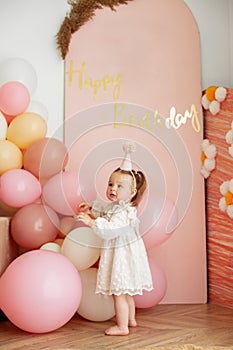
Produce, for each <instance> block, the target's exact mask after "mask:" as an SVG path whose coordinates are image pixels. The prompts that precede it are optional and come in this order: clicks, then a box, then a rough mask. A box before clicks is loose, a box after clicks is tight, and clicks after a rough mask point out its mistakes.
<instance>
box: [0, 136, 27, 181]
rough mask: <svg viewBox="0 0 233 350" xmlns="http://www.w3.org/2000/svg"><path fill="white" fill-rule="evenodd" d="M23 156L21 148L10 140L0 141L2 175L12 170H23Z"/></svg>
mask: <svg viewBox="0 0 233 350" xmlns="http://www.w3.org/2000/svg"><path fill="white" fill-rule="evenodd" d="M22 165H23V155H22V152H21V151H20V149H19V147H18V146H16V145H15V144H14V143H13V142H11V141H8V140H0V175H2V174H3V173H5V172H6V171H8V170H11V169H21V168H22Z"/></svg>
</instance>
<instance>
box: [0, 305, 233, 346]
mask: <svg viewBox="0 0 233 350" xmlns="http://www.w3.org/2000/svg"><path fill="white" fill-rule="evenodd" d="M137 320H138V327H137V328H132V329H130V334H129V336H119V337H110V336H105V335H104V330H105V328H107V327H108V326H110V325H111V324H113V320H109V321H105V322H91V321H88V320H85V319H83V318H81V317H80V316H79V315H78V314H75V316H74V317H73V318H72V319H71V320H70V321H69V322H68V323H67V324H66V325H64V326H63V327H61V328H60V329H58V330H55V331H53V332H50V333H47V334H31V333H28V332H24V331H22V330H20V329H18V328H17V327H15V326H14V325H13V324H12V323H11V322H9V321H4V322H0V349H1V350H3V349H4V350H16V349H17V350H33V349H36V350H42V349H50V350H73V349H75V350H104V349H107V350H120V349H121V350H122V349H124V350H132V349H134V350H137V349H138V350H139V349H140V350H141V349H148V350H151V349H156V350H160V349H161V350H170V349H171V350H173V349H180V350H183V349H184V350H192V349H193V350H203V349H205V350H222V349H225V350H226V349H228V350H233V309H230V308H224V307H221V306H217V305H214V304H206V305H163V304H161V305H157V306H155V307H153V308H150V309H138V310H137Z"/></svg>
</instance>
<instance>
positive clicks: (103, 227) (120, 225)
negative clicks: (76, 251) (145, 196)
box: [92, 201, 153, 295]
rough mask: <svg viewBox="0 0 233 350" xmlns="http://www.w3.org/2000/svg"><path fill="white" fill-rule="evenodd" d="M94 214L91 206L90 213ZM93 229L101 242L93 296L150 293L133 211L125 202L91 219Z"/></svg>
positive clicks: (142, 244) (144, 257) (134, 211)
mask: <svg viewBox="0 0 233 350" xmlns="http://www.w3.org/2000/svg"><path fill="white" fill-rule="evenodd" d="M97 212H98V210H96V209H95V205H94V206H93V213H95V215H96V213H97ZM92 229H93V230H94V232H95V233H96V234H97V235H98V236H99V237H101V238H102V240H103V245H102V249H101V257H100V262H99V269H98V275H97V284H96V293H102V294H105V295H111V294H114V295H120V294H129V295H136V294H142V293H143V290H147V291H151V290H152V289H153V282H152V277H151V272H150V267H149V263H148V258H147V252H146V249H145V246H144V242H143V240H142V238H141V236H140V233H139V219H138V218H137V210H136V208H135V207H132V206H131V205H130V203H125V202H124V201H120V202H119V204H116V203H111V204H110V205H108V206H107V207H106V209H105V210H104V212H103V213H102V215H101V216H100V217H97V218H96V219H95V220H94V223H93V225H92Z"/></svg>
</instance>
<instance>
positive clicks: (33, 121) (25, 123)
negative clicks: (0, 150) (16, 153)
mask: <svg viewBox="0 0 233 350" xmlns="http://www.w3.org/2000/svg"><path fill="white" fill-rule="evenodd" d="M46 133H47V124H46V121H45V120H44V119H43V118H42V117H41V116H40V115H39V114H36V113H30V112H26V113H22V114H19V115H17V117H15V118H14V119H13V120H12V122H11V123H10V125H9V127H8V130H7V139H8V140H9V141H12V142H13V143H15V144H16V145H17V146H18V147H19V148H22V149H26V148H28V147H29V146H30V145H31V144H32V143H33V142H35V141H37V140H39V139H42V138H43V137H45V136H46Z"/></svg>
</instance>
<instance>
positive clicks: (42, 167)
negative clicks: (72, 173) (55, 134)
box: [24, 137, 68, 178]
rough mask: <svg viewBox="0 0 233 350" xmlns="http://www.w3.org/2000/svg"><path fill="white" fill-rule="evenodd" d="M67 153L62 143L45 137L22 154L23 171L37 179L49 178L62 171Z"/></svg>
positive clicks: (66, 159)
mask: <svg viewBox="0 0 233 350" xmlns="http://www.w3.org/2000/svg"><path fill="white" fill-rule="evenodd" d="M67 161H68V151H67V148H66V146H65V145H64V143H62V142H61V141H59V140H57V139H55V138H49V137H45V138H42V139H40V140H38V141H36V142H34V143H33V144H32V145H31V146H29V148H28V149H27V150H26V152H25V154H24V169H26V170H28V171H30V172H31V173H32V174H34V175H35V176H37V177H39V178H49V177H51V176H53V175H55V174H57V173H59V172H60V171H62V170H64V168H65V166H66V164H67Z"/></svg>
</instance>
